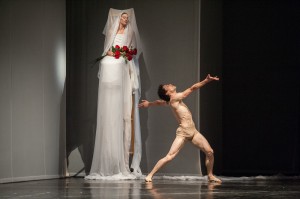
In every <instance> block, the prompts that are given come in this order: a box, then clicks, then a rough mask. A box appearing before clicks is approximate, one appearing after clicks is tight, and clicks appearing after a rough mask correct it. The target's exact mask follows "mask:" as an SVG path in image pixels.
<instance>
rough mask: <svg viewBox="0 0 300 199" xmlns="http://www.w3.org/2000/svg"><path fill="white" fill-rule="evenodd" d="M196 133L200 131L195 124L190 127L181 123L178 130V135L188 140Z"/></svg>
mask: <svg viewBox="0 0 300 199" xmlns="http://www.w3.org/2000/svg"><path fill="white" fill-rule="evenodd" d="M196 133H198V131H197V129H196V127H195V126H194V125H192V126H189V127H183V126H181V125H179V127H178V128H177V130H176V136H181V137H184V138H185V139H187V140H192V139H193V137H194V135H195V134H196Z"/></svg>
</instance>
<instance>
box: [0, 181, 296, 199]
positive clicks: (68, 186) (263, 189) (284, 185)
mask: <svg viewBox="0 0 300 199" xmlns="http://www.w3.org/2000/svg"><path fill="white" fill-rule="evenodd" d="M0 198H101V199H105V198H120V199H127V198H133V199H140V198H156V199H165V198H168V199H173V198H174V199H175V198H176V199H179V198H180V199H189V198H199V199H200V198H201V199H220V198H230V199H233V198H235V199H237V198H251V199H255V198H257V199H258V198H259V199H261V198H264V199H271V198H272V199H273V198H282V199H291V198H293V199H294V198H295V199H296V198H297V199H298V198H300V179H299V178H284V179H261V178H255V179H246V180H245V179H243V178H240V179H239V178H228V179H227V178H224V182H223V183H222V184H221V185H218V184H212V183H207V182H206V181H205V180H174V179H157V180H155V181H153V182H152V183H145V182H144V180H124V181H103V180H97V181H87V180H84V179H83V178H65V179H53V180H40V181H28V182H18V183H7V184H0Z"/></svg>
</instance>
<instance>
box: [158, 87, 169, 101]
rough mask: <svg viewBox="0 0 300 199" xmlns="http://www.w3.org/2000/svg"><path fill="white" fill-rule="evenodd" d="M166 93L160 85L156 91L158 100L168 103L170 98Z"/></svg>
mask: <svg viewBox="0 0 300 199" xmlns="http://www.w3.org/2000/svg"><path fill="white" fill-rule="evenodd" d="M166 93H167V91H166V90H165V89H164V85H163V84H160V85H159V86H158V90H157V94H158V96H159V98H160V99H162V100H164V101H166V102H169V101H170V96H169V95H167V94H166Z"/></svg>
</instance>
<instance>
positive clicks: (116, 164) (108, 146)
mask: <svg viewBox="0 0 300 199" xmlns="http://www.w3.org/2000/svg"><path fill="white" fill-rule="evenodd" d="M123 12H126V13H127V14H128V18H129V23H128V24H127V26H126V28H125V31H124V34H116V33H117V30H118V26H119V21H120V17H121V14H122V13H123ZM103 33H104V34H105V36H106V37H105V44H104V52H103V55H105V54H106V52H107V51H108V50H109V49H110V48H111V47H112V46H115V45H119V46H121V47H122V46H124V45H126V46H128V47H133V48H137V50H138V54H137V56H136V57H135V58H134V59H133V60H132V61H127V62H125V60H124V58H123V57H120V58H119V59H116V58H114V57H111V56H105V57H104V58H103V59H102V60H101V62H100V68H99V73H98V77H99V90H98V112H97V129H96V137H95V148H94V155H93V162H92V166H91V170H90V174H89V175H88V176H86V177H85V179H135V178H136V177H137V176H138V177H139V176H141V175H142V173H141V170H140V161H141V153H142V152H141V150H142V147H141V131H140V121H139V112H138V107H137V104H138V101H139V97H140V78H139V66H138V57H139V55H140V53H141V51H142V49H141V47H140V39H139V33H138V31H137V26H136V22H135V16H134V10H133V9H128V10H122V11H121V10H115V9H110V11H109V15H108V20H107V23H106V25H105V28H104V31H103ZM133 96H134V104H132V103H133V101H132V99H133ZM132 108H133V110H134V111H133V112H134V135H135V137H134V155H133V158H132V163H131V166H130V168H132V169H133V172H131V171H130V169H129V150H130V145H131V129H132V127H131V114H132Z"/></svg>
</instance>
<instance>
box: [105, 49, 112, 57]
mask: <svg viewBox="0 0 300 199" xmlns="http://www.w3.org/2000/svg"><path fill="white" fill-rule="evenodd" d="M106 54H107V55H108V56H112V57H113V56H114V53H113V52H112V51H110V50H109V51H107V53H106Z"/></svg>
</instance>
